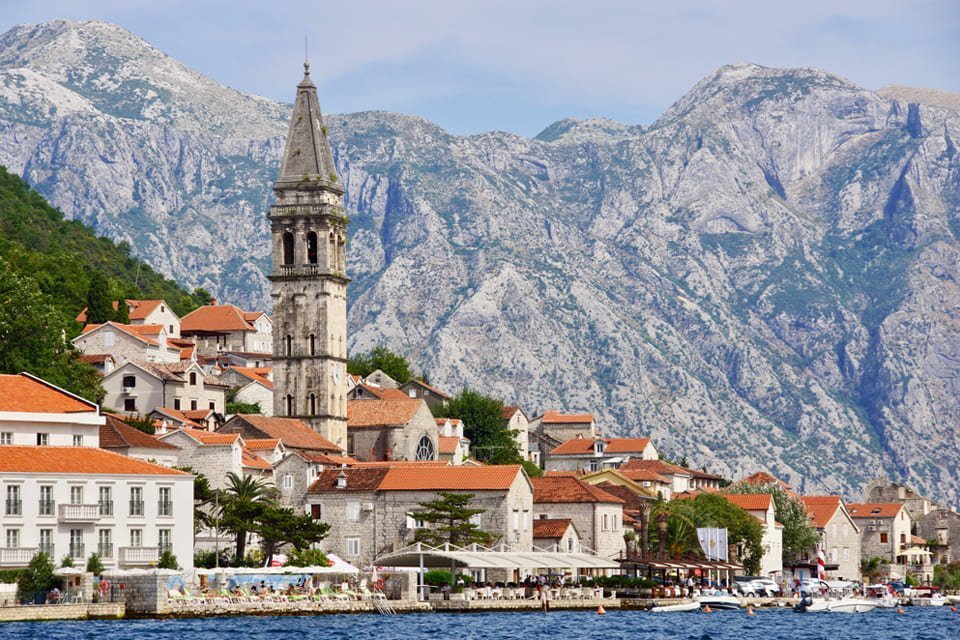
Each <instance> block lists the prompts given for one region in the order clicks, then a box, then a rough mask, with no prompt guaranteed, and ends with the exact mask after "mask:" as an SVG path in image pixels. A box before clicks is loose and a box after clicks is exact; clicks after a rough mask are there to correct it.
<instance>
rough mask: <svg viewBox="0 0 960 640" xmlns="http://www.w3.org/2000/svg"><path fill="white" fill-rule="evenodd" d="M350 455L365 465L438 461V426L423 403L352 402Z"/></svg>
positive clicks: (349, 411)
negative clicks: (390, 462) (372, 463)
mask: <svg viewBox="0 0 960 640" xmlns="http://www.w3.org/2000/svg"><path fill="white" fill-rule="evenodd" d="M347 414H348V422H347V429H348V431H347V434H348V435H347V455H348V456H350V457H352V458H356V459H357V460H361V461H365V462H373V461H385V460H436V459H437V456H438V451H439V444H438V442H437V437H438V431H437V424H436V422H435V420H434V417H433V414H432V413H430V408H429V407H428V406H427V403H425V402H424V401H423V400H419V399H414V398H398V399H391V400H350V402H349V403H348V406H347Z"/></svg>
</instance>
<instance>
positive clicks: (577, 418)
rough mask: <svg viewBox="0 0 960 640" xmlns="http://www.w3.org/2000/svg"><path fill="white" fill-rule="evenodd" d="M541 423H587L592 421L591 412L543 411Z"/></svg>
mask: <svg viewBox="0 0 960 640" xmlns="http://www.w3.org/2000/svg"><path fill="white" fill-rule="evenodd" d="M541 422H542V423H543V424H574V423H576V424H589V423H591V422H593V414H592V413H560V412H559V411H545V412H544V413H543V418H542V420H541Z"/></svg>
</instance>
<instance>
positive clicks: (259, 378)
mask: <svg viewBox="0 0 960 640" xmlns="http://www.w3.org/2000/svg"><path fill="white" fill-rule="evenodd" d="M263 369H264V367H256V368H254V367H230V368H229V369H227V371H236V372H237V373H239V374H240V375H242V376H243V377H245V378H248V379H250V380H252V381H254V382H259V383H260V384H262V385H263V386H264V387H266V388H267V389H273V383H272V382H270V381H269V380H267V378H266V377H265V376H264V375H263V374H261V373H260V371H261V370H263ZM268 370H269V369H268Z"/></svg>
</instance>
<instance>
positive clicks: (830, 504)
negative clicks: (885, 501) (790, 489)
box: [793, 496, 861, 580]
mask: <svg viewBox="0 0 960 640" xmlns="http://www.w3.org/2000/svg"><path fill="white" fill-rule="evenodd" d="M800 500H801V501H802V502H803V505H804V506H805V507H806V508H807V513H809V514H810V520H811V522H812V524H813V526H814V527H816V529H817V533H818V534H819V535H820V545H821V546H822V548H823V549H824V551H825V553H826V556H827V577H828V579H831V580H837V579H841V578H842V579H844V580H859V579H860V557H861V554H860V528H859V527H858V526H857V524H856V522H854V520H853V518H851V517H850V513H849V512H848V511H847V508H846V506H845V505H844V504H843V500H842V499H841V498H840V496H802V497H801V498H800ZM816 562H817V550H816V549H810V550H809V551H808V552H807V553H806V554H805V556H804V557H803V558H801V559H800V561H799V562H798V563H797V565H796V566H795V567H793V569H794V571H795V572H797V571H802V570H806V572H807V573H806V574H805V577H810V576H811V575H812V576H816V573H815V571H816ZM811 571H813V572H814V573H810V572H811Z"/></svg>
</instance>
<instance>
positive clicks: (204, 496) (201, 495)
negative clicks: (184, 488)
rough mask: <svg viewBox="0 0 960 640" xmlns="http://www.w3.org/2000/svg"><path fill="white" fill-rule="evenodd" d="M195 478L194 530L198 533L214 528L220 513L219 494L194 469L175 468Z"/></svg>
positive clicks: (203, 476)
mask: <svg viewBox="0 0 960 640" xmlns="http://www.w3.org/2000/svg"><path fill="white" fill-rule="evenodd" d="M174 469H176V470H177V471H183V472H184V473H189V474H190V475H192V476H193V529H194V532H195V533H197V532H199V531H200V530H202V529H206V528H209V527H211V526H213V524H214V519H215V518H217V517H218V516H219V515H220V513H219V509H220V505H219V500H218V495H219V494H218V493H217V492H216V491H215V490H214V489H213V488H212V487H211V486H210V480H209V479H207V476H205V475H203V474H202V473H200V472H199V471H197V470H195V469H194V468H193V467H188V466H180V467H174Z"/></svg>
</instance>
